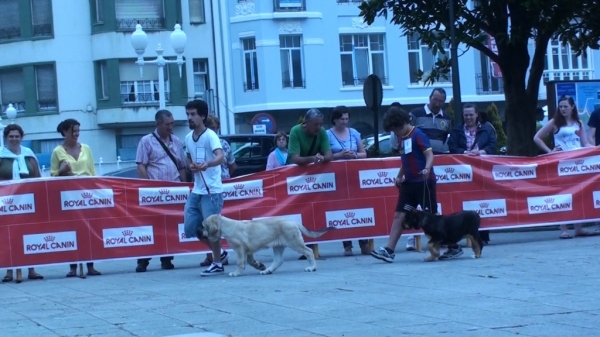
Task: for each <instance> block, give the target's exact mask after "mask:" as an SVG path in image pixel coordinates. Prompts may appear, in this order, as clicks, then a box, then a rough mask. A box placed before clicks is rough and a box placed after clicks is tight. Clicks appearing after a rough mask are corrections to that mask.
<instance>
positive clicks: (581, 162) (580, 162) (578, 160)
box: [575, 159, 585, 165]
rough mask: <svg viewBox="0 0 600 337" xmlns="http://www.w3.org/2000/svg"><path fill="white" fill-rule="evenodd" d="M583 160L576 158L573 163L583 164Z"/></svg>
mask: <svg viewBox="0 0 600 337" xmlns="http://www.w3.org/2000/svg"><path fill="white" fill-rule="evenodd" d="M584 162H585V160H583V159H577V160H576V161H575V164H577V165H583V163H584Z"/></svg>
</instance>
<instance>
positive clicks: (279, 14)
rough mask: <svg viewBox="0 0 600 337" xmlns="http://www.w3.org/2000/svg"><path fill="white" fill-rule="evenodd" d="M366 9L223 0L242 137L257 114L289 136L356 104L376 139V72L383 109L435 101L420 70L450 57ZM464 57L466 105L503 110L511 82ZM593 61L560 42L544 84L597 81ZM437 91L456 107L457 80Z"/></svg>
mask: <svg viewBox="0 0 600 337" xmlns="http://www.w3.org/2000/svg"><path fill="white" fill-rule="evenodd" d="M360 2H361V1H359V0H355V1H354V0H230V1H222V2H220V6H221V7H222V8H221V15H222V19H221V22H222V23H223V24H224V26H223V31H224V32H223V33H222V35H223V42H224V43H225V46H224V47H223V48H224V49H225V50H227V51H226V53H228V57H227V58H226V59H225V60H224V62H227V63H226V64H225V68H226V71H225V72H224V73H225V74H226V76H227V78H226V80H225V82H226V83H227V86H228V93H229V94H228V96H227V98H226V99H225V97H222V98H224V99H225V101H226V102H227V107H228V111H231V112H232V115H233V116H235V125H236V130H237V131H240V132H248V131H250V130H252V127H251V124H252V123H253V121H254V122H256V121H257V116H269V117H268V118H267V119H273V120H274V122H275V124H276V125H277V127H278V128H280V129H282V130H288V129H289V128H290V127H291V126H292V125H293V124H295V123H296V121H297V120H298V118H299V117H300V116H301V115H302V114H303V113H304V112H305V111H306V109H308V108H321V109H323V111H325V112H327V111H328V110H329V109H330V108H332V107H334V106H336V105H346V106H350V107H353V108H352V111H353V115H352V117H351V122H353V123H355V124H354V125H358V126H360V129H362V130H365V131H364V132H369V130H372V125H373V118H372V114H371V113H370V112H369V111H367V110H366V109H365V108H364V101H363V94H362V89H363V82H364V80H365V78H366V77H367V76H368V75H369V74H371V73H373V74H376V75H378V76H379V77H380V78H381V79H382V82H383V90H384V93H383V94H384V99H383V104H384V105H389V104H391V103H392V102H394V101H398V102H400V103H402V104H403V105H408V106H409V107H411V106H416V105H421V104H425V103H426V102H427V101H428V96H429V94H430V92H431V87H428V86H424V85H423V83H421V82H419V80H418V79H417V77H416V75H415V73H416V71H417V70H418V69H428V68H431V66H432V65H433V64H434V63H435V62H436V61H437V59H438V58H439V57H445V56H444V55H442V54H441V53H438V55H434V54H433V53H432V52H431V51H430V50H429V49H428V47H427V46H425V45H423V44H422V43H421V41H420V39H419V36H418V35H417V34H411V35H409V36H401V31H400V30H399V28H398V27H397V26H394V25H392V24H390V23H389V22H388V21H386V20H384V19H383V18H378V19H377V20H376V21H375V22H374V23H373V24H372V25H370V26H369V25H366V24H365V23H364V22H363V21H362V19H361V18H360V17H358V14H359V10H358V8H357V6H358V4H359V3H360ZM531 49H532V51H533V45H532V46H531ZM463 52H464V51H463V50H461V51H460V54H462V56H461V57H460V58H459V68H460V79H461V92H462V100H463V102H481V103H482V104H483V103H486V102H497V104H498V105H499V106H500V107H501V108H502V107H503V103H502V101H503V100H504V95H503V94H504V92H503V83H502V75H501V74H499V73H498V72H497V71H494V66H493V65H492V64H490V60H489V58H488V57H486V56H485V55H482V54H481V53H480V52H479V51H477V50H474V49H470V50H468V51H466V52H464V53H463ZM448 55H449V51H448ZM594 64H600V54H599V53H598V52H597V51H593V52H592V51H590V52H589V53H588V54H587V56H579V57H576V56H575V55H574V54H572V53H571V51H570V48H569V47H568V46H567V47H563V46H560V45H559V43H558V41H553V42H552V43H551V45H550V46H549V47H548V52H547V62H546V72H545V74H544V81H547V80H550V79H592V78H598V74H596V73H595V72H594ZM436 85H437V86H441V87H443V88H445V89H446V91H447V92H448V101H449V100H450V98H451V95H452V84H451V83H450V81H449V80H448V81H442V82H440V83H438V84H436ZM540 89H541V91H540V99H541V100H543V99H545V97H546V88H545V86H544V85H543V84H541V86H540ZM541 104H542V102H541ZM483 105H485V104H483ZM542 105H543V104H542ZM501 110H502V109H501ZM265 113H266V114H268V115H265ZM501 113H503V111H501ZM364 132H363V133H364Z"/></svg>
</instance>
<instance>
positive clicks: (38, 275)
mask: <svg viewBox="0 0 600 337" xmlns="http://www.w3.org/2000/svg"><path fill="white" fill-rule="evenodd" d="M27 279H28V280H43V279H44V276H42V275H40V274H38V273H35V274H31V275H28V276H27Z"/></svg>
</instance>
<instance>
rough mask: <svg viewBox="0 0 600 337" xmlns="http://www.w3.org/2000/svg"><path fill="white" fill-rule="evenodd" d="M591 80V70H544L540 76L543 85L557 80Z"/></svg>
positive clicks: (592, 75) (592, 76)
mask: <svg viewBox="0 0 600 337" xmlns="http://www.w3.org/2000/svg"><path fill="white" fill-rule="evenodd" d="M593 78H594V70H592V69H581V70H578V69H563V70H544V74H543V75H542V79H543V81H544V83H546V82H548V81H558V80H571V81H578V80H591V79H593Z"/></svg>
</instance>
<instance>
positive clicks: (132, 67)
mask: <svg viewBox="0 0 600 337" xmlns="http://www.w3.org/2000/svg"><path fill="white" fill-rule="evenodd" d="M163 69H165V73H167V71H166V69H168V67H164V68H163ZM167 79H168V78H167V75H166V74H165V81H166V80H167ZM119 80H120V81H121V82H123V81H158V71H157V67H156V66H155V65H153V64H151V65H149V66H144V76H140V66H139V65H137V64H135V61H134V60H121V61H120V62H119Z"/></svg>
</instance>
